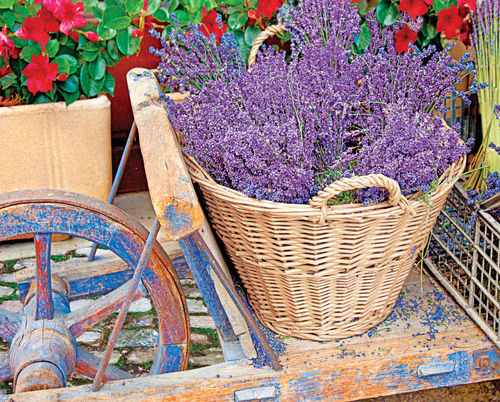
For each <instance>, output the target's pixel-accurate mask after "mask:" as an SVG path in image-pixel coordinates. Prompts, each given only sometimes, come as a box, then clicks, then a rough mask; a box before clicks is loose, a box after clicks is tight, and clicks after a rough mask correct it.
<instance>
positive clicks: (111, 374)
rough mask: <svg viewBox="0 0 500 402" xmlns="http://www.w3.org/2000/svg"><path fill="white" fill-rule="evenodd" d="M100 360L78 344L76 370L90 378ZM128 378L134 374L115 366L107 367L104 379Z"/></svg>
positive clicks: (93, 374)
mask: <svg viewBox="0 0 500 402" xmlns="http://www.w3.org/2000/svg"><path fill="white" fill-rule="evenodd" d="M99 362H100V360H99V359H98V358H97V357H95V356H94V355H93V354H92V353H90V352H87V351H86V350H85V349H83V348H81V347H80V346H77V348H76V363H75V367H76V371H78V372H79V373H80V374H83V375H85V376H87V377H89V378H92V377H94V376H95V373H96V372H97V367H98V366H99ZM127 378H133V376H132V375H131V374H129V373H127V372H126V371H123V370H120V369H119V368H117V367H115V366H108V367H106V373H105V374H104V380H105V381H106V382H107V381H111V380H124V379H127ZM80 396H81V395H80Z"/></svg>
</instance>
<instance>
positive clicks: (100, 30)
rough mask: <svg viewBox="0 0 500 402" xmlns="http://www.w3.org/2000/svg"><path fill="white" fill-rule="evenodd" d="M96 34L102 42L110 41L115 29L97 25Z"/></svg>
mask: <svg viewBox="0 0 500 402" xmlns="http://www.w3.org/2000/svg"><path fill="white" fill-rule="evenodd" d="M96 32H97V35H99V38H101V39H102V40H110V39H113V38H114V37H115V36H116V30H115V29H110V28H108V27H105V26H104V25H103V24H99V25H97V30H96Z"/></svg>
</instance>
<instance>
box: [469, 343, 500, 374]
mask: <svg viewBox="0 0 500 402" xmlns="http://www.w3.org/2000/svg"><path fill="white" fill-rule="evenodd" d="M498 353H499V352H498V349H497V348H489V349H483V350H478V351H477V352H474V355H473V359H474V368H475V369H478V370H495V371H496V373H497V374H498V375H500V356H499V354H498Z"/></svg>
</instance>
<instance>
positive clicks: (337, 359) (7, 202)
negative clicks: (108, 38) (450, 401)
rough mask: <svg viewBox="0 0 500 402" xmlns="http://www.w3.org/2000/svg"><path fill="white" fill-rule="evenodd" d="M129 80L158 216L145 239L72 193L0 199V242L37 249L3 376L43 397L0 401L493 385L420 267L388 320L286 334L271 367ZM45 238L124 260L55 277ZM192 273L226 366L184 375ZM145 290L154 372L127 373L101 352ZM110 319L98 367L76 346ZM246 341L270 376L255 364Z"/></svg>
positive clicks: (174, 156)
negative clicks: (330, 335)
mask: <svg viewBox="0 0 500 402" xmlns="http://www.w3.org/2000/svg"><path fill="white" fill-rule="evenodd" d="M128 82H129V89H130V95H131V101H132V106H133V111H134V117H135V125H134V128H135V127H137V129H138V132H139V134H140V144H141V150H142V154H143V157H144V162H145V168H146V174H147V177H148V184H149V191H150V195H151V199H152V202H153V206H154V209H155V213H156V215H157V221H156V222H155V224H153V229H152V230H151V232H150V233H149V234H148V233H147V231H146V230H145V229H144V228H143V227H140V226H139V225H138V224H137V223H136V222H135V221H134V219H133V218H131V217H130V216H128V215H127V214H125V213H124V212H123V211H121V210H119V209H118V208H116V207H114V206H112V205H109V204H106V203H103V202H98V201H97V200H92V199H90V198H87V197H83V196H79V195H75V194H71V193H62V192H57V191H50V192H49V191H48V190H46V191H24V192H16V193H10V194H7V195H4V196H3V197H1V198H0V240H4V239H9V238H13V237H15V236H18V235H20V234H35V244H36V250H37V267H36V269H35V270H33V271H32V272H28V273H26V274H23V275H24V276H23V277H22V278H20V283H19V289H20V293H21V296H22V298H23V300H24V303H25V308H24V309H23V311H22V312H21V313H20V314H19V315H17V314H12V313H8V312H6V311H1V310H0V337H2V338H3V339H6V340H8V341H9V342H11V351H10V356H9V361H7V362H0V378H1V379H2V380H6V379H9V378H14V379H15V381H16V384H15V386H16V390H18V391H31V390H36V389H42V388H44V387H46V388H53V389H48V390H37V391H32V392H23V393H16V394H12V395H9V396H5V397H0V400H14V401H18V400H19V401H21V400H30V401H31V400H36V401H39V400H45V399H57V400H59V399H60V400H63V399H64V400H70V399H78V400H80V399H85V400H103V399H114V400H174V399H175V400H187V401H194V400H234V401H250V400H287V401H288V400H356V399H363V398H369V397H376V396H382V395H389V394H399V393H404V392H411V391H415V390H421V389H428V388H437V387H445V386H451V385H459V384H467V383H473V382H479V381H486V380H494V379H499V378H500V367H499V364H500V353H499V350H498V349H497V348H496V347H495V346H494V344H493V343H492V342H491V341H490V340H488V338H487V337H486V336H485V335H484V334H483V332H482V331H481V330H480V329H479V328H478V327H477V326H476V325H475V324H474V323H473V322H472V321H471V320H470V319H469V318H468V317H467V316H466V315H465V314H464V312H463V311H462V310H461V309H460V308H459V307H458V306H457V305H456V304H455V303H454V302H453V301H452V300H451V299H450V298H449V297H448V295H447V294H446V293H445V291H444V290H443V289H442V288H441V287H439V286H438V285H437V284H436V283H435V282H434V281H433V280H432V279H430V278H429V277H428V276H427V275H424V274H423V273H420V272H418V270H415V272H414V273H413V274H412V275H410V277H409V279H408V281H407V282H406V285H405V287H404V289H403V291H402V293H401V296H400V298H399V300H398V303H397V304H396V307H395V308H394V310H393V312H392V313H391V315H390V316H389V317H388V318H387V319H386V320H385V321H384V322H382V323H381V324H379V325H377V326H376V327H375V328H373V329H372V330H370V331H368V332H367V333H365V334H363V335H361V336H354V337H351V338H347V339H344V340H339V341H333V342H313V341H305V340H299V339H294V338H287V339H284V340H283V341H284V342H285V343H286V352H285V353H284V354H283V355H282V356H280V357H279V358H277V357H276V356H275V355H274V353H273V352H272V350H271V348H270V347H269V344H268V343H267V340H266V339H265V338H264V337H263V336H262V334H261V332H260V330H259V329H258V327H257V326H256V324H255V321H254V319H253V317H252V316H251V315H250V313H249V312H248V309H247V308H246V307H245V304H244V303H243V302H242V300H241V298H240V297H239V295H238V293H237V292H236V291H235V289H234V286H233V284H232V281H231V279H230V276H229V275H228V272H227V270H226V268H225V266H224V261H223V259H222V258H221V255H220V254H219V251H218V249H217V247H216V244H215V242H214V241H213V238H212V236H211V234H210V230H209V228H208V227H207V226H206V225H205V227H204V222H205V218H204V215H203V212H202V210H201V207H200V206H199V204H198V200H197V197H196V193H195V191H194V189H193V186H192V183H191V180H190V178H189V175H188V173H187V170H186V167H185V165H184V162H183V159H182V155H181V152H180V149H179V145H178V143H177V140H176V136H175V133H174V132H173V130H172V128H171V127H170V124H169V122H168V118H167V114H166V111H165V109H164V106H163V102H162V100H161V98H160V95H159V89H158V84H157V82H156V79H155V77H154V74H153V73H152V72H151V71H149V70H144V69H134V70H132V71H131V72H130V73H129V74H128ZM132 139H133V134H132V135H131V141H132ZM115 184H116V183H115ZM115 187H116V186H115ZM110 200H112V197H110ZM160 226H161V227H162V228H163V230H164V232H165V234H166V235H167V237H168V238H169V239H170V240H172V241H173V242H174V243H172V247H171V249H170V252H169V256H167V254H166V253H165V252H164V251H163V250H162V249H161V247H160V246H159V244H158V243H156V242H155V240H154V238H155V237H156V234H157V233H158V230H159V228H160ZM51 233H65V234H70V235H73V236H80V237H84V238H87V239H89V240H92V241H93V242H95V243H97V244H101V245H105V246H106V247H108V248H109V249H111V250H112V251H114V252H115V254H116V255H117V256H118V257H120V258H121V259H122V260H123V262H121V261H119V260H118V259H115V260H111V261H108V260H106V261H101V260H99V259H96V260H94V261H92V262H88V263H85V264H82V263H76V264H74V265H71V264H69V265H67V266H64V267H63V268H58V270H57V271H56V270H54V271H53V272H52V273H51V271H50V234H51ZM172 261H174V262H175V264H173V263H172ZM174 265H175V269H174ZM188 269H189V270H190V271H191V272H192V274H193V276H194V277H195V279H196V281H197V283H198V286H199V287H200V290H201V292H202V294H203V296H204V299H205V302H206V304H207V306H208V308H209V310H210V313H211V314H212V316H213V318H214V321H215V323H216V325H217V328H218V333H219V336H220V339H221V343H222V347H223V350H224V355H225V358H226V362H225V363H222V364H218V365H214V366H210V367H205V368H201V369H194V370H189V371H181V370H183V369H185V368H186V366H187V355H188V351H189V321H188V320H189V317H188V314H187V309H186V303H185V299H184V296H183V294H182V291H181V290H180V287H179V281H178V276H177V273H176V270H177V272H185V271H186V270H188ZM146 293H149V294H150V296H151V298H152V300H153V303H154V305H155V307H156V310H157V313H158V317H159V329H160V330H159V333H160V335H159V339H158V347H157V353H156V358H155V361H154V363H153V366H152V368H151V371H150V376H148V377H140V378H130V377H131V376H130V375H128V373H125V372H123V371H121V370H120V369H118V368H117V367H114V366H109V365H108V361H109V354H110V353H111V350H112V349H113V345H114V342H115V341H116V335H117V334H118V331H119V330H120V328H121V324H122V323H123V319H124V317H125V314H126V312H127V310H128V307H129V305H130V303H131V302H132V300H134V298H136V297H138V296H141V295H143V294H146ZM101 295H104V296H102V297H101V298H99V299H97V300H96V303H95V305H93V306H92V307H91V308H90V309H89V310H85V311H80V310H76V311H73V312H72V311H69V308H68V301H69V300H76V299H78V298H82V297H89V296H101ZM114 312H119V314H118V319H117V324H116V326H115V329H114V331H113V333H112V335H111V337H110V340H109V344H108V347H107V352H108V353H107V354H105V357H104V358H103V359H102V360H101V361H99V359H97V358H95V356H93V355H91V354H90V353H89V352H87V351H85V350H84V349H83V348H81V347H78V346H76V344H75V342H74V338H75V337H76V336H78V335H79V334H82V333H83V332H85V331H86V330H87V329H89V328H91V327H92V326H93V325H94V324H95V323H97V322H99V321H100V320H102V319H103V318H104V317H107V316H109V315H110V314H111V313H114ZM120 321H121V324H120ZM49 335H50V336H49ZM252 339H253V342H252ZM254 344H255V345H256V346H257V349H258V350H261V351H263V352H261V353H264V355H266V356H267V358H268V360H269V361H270V363H271V366H272V367H269V368H256V367H255V366H254V364H253V360H252V359H253V358H254V357H255V356H256V350H255V348H254ZM72 371H77V372H79V373H82V374H85V375H87V376H89V377H91V378H94V383H93V385H92V386H88V385H85V386H79V387H71V388H56V387H60V386H61V385H64V384H65V381H66V377H67V376H68V375H69V374H71V372H72ZM101 383H104V385H102V386H101Z"/></svg>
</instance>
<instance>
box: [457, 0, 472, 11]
mask: <svg viewBox="0 0 500 402" xmlns="http://www.w3.org/2000/svg"><path fill="white" fill-rule="evenodd" d="M465 6H466V7H469V9H470V10H471V11H472V12H473V13H475V12H476V0H458V8H461V7H465Z"/></svg>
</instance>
